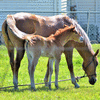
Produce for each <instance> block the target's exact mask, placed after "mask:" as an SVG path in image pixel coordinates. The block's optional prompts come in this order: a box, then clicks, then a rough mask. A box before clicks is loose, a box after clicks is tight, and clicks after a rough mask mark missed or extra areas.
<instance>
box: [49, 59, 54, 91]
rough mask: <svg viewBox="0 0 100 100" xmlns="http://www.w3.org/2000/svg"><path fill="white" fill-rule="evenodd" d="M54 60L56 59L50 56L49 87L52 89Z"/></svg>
mask: <svg viewBox="0 0 100 100" xmlns="http://www.w3.org/2000/svg"><path fill="white" fill-rule="evenodd" d="M53 61H54V59H52V58H50V59H49V89H50V90H51V76H52V73H53Z"/></svg>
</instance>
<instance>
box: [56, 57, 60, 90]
mask: <svg viewBox="0 0 100 100" xmlns="http://www.w3.org/2000/svg"><path fill="white" fill-rule="evenodd" d="M60 59H61V58H60ZM60 59H58V58H57V59H56V60H55V87H56V88H57V89H58V73H59V62H60Z"/></svg>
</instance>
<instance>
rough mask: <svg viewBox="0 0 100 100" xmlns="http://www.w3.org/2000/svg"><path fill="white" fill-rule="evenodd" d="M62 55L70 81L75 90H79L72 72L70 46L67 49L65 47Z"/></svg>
mask: <svg viewBox="0 0 100 100" xmlns="http://www.w3.org/2000/svg"><path fill="white" fill-rule="evenodd" d="M64 54H65V57H66V61H67V64H68V68H69V71H70V75H71V81H72V83H73V84H74V85H75V88H79V85H78V84H77V82H76V79H75V75H74V71H73V63H72V54H73V48H72V47H71V46H69V47H68V46H67V48H66V47H65V51H64Z"/></svg>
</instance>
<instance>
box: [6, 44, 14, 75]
mask: <svg viewBox="0 0 100 100" xmlns="http://www.w3.org/2000/svg"><path fill="white" fill-rule="evenodd" d="M7 49H8V55H9V58H10V65H11V69H12V72H13V74H14V47H13V46H11V47H9V48H7Z"/></svg>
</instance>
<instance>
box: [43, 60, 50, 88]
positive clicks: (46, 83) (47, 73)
mask: <svg viewBox="0 0 100 100" xmlns="http://www.w3.org/2000/svg"><path fill="white" fill-rule="evenodd" d="M48 77H49V60H48V64H47V71H46V75H45V78H44V82H45V86H48Z"/></svg>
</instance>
